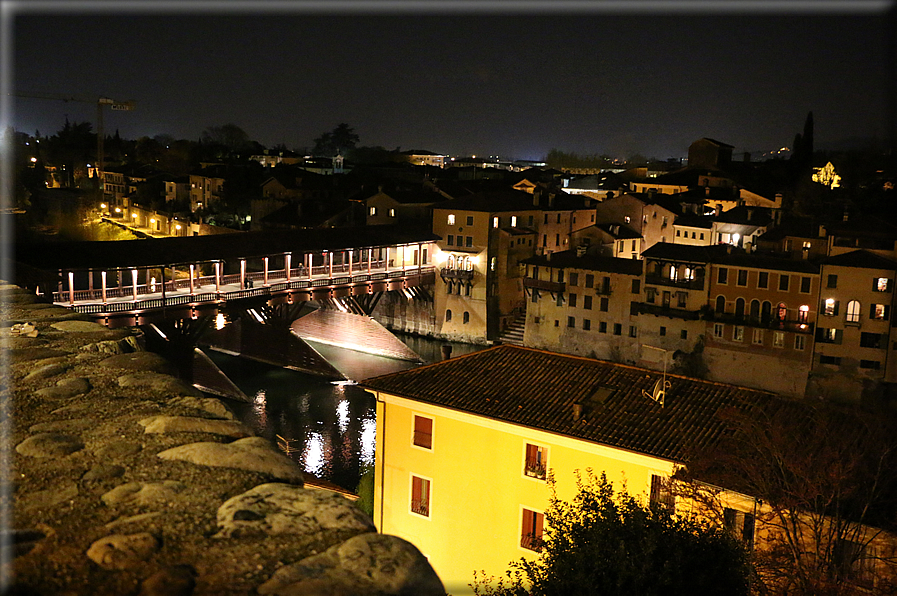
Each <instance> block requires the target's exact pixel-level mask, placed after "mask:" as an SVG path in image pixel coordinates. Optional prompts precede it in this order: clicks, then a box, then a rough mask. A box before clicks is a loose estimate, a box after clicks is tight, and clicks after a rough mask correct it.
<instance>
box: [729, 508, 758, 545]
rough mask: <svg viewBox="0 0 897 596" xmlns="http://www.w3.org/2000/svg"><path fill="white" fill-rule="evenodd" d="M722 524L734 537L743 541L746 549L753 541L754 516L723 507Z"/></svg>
mask: <svg viewBox="0 0 897 596" xmlns="http://www.w3.org/2000/svg"><path fill="white" fill-rule="evenodd" d="M723 525H725V527H726V529H727V530H729V532H731V533H732V536H734V537H735V538H736V539H738V540H741V541H742V542H744V544H745V546H747V548H748V550H750V548H751V545H752V544H753V543H754V516H753V514H751V513H744V512H742V511H737V510H735V509H730V508H728V507H726V508H725V509H723Z"/></svg>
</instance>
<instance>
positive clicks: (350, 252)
mask: <svg viewBox="0 0 897 596" xmlns="http://www.w3.org/2000/svg"><path fill="white" fill-rule="evenodd" d="M352 256H353V254H352V249H349V277H352Z"/></svg>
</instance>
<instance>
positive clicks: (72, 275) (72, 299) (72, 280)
mask: <svg viewBox="0 0 897 596" xmlns="http://www.w3.org/2000/svg"><path fill="white" fill-rule="evenodd" d="M69 302H71V303H72V305H74V304H75V272H74V271H69Z"/></svg>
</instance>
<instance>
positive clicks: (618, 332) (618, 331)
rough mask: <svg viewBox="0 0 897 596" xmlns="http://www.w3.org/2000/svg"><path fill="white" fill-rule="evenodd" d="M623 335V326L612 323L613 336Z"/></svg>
mask: <svg viewBox="0 0 897 596" xmlns="http://www.w3.org/2000/svg"><path fill="white" fill-rule="evenodd" d="M622 334H623V325H621V324H620V323H614V335H622Z"/></svg>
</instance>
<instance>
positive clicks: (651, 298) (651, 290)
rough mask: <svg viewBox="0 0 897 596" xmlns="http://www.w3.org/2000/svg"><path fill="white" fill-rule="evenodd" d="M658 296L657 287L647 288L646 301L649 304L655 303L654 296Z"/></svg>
mask: <svg viewBox="0 0 897 596" xmlns="http://www.w3.org/2000/svg"><path fill="white" fill-rule="evenodd" d="M655 296H657V290H656V289H655V288H645V301H646V302H648V303H649V304H654V298H655Z"/></svg>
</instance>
